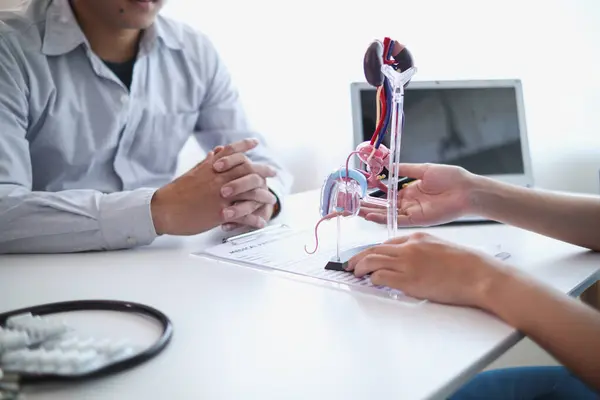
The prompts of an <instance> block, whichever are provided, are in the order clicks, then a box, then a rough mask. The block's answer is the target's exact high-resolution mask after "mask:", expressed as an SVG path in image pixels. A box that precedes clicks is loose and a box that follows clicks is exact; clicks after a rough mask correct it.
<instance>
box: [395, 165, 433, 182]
mask: <svg viewBox="0 0 600 400" xmlns="http://www.w3.org/2000/svg"><path fill="white" fill-rule="evenodd" d="M428 168H429V164H402V163H400V164H398V175H399V176H405V177H407V178H413V179H421V178H423V175H425V171H427V169H428Z"/></svg>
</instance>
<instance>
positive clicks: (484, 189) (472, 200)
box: [466, 173, 494, 217]
mask: <svg viewBox="0 0 600 400" xmlns="http://www.w3.org/2000/svg"><path fill="white" fill-rule="evenodd" d="M493 183H494V182H493V181H492V180H491V179H490V178H487V177H484V176H481V175H476V174H471V173H469V176H468V178H467V184H466V187H467V214H469V215H478V216H482V217H485V216H486V207H485V205H486V201H485V199H486V197H487V196H489V194H490V193H491V191H492V189H493Z"/></svg>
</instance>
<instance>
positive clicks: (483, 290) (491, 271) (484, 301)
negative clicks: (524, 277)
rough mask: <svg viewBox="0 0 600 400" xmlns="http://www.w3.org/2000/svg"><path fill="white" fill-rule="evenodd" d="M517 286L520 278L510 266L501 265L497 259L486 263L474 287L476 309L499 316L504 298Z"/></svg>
mask: <svg viewBox="0 0 600 400" xmlns="http://www.w3.org/2000/svg"><path fill="white" fill-rule="evenodd" d="M517 284H518V277H517V276H516V274H515V273H513V271H512V270H511V269H510V267H509V266H508V265H499V263H498V261H497V260H495V259H494V260H492V261H491V262H490V263H485V264H484V265H483V266H482V268H481V273H480V275H479V279H478V282H477V284H476V285H474V289H475V294H474V303H475V304H474V305H475V307H477V308H480V309H482V310H485V311H487V312H490V313H492V314H497V306H498V304H500V303H501V302H503V299H502V296H504V295H505V294H506V293H510V292H511V290H512V289H513V288H514V287H515V285H517Z"/></svg>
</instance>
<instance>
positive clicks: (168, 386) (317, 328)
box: [0, 192, 600, 400]
mask: <svg viewBox="0 0 600 400" xmlns="http://www.w3.org/2000/svg"><path fill="white" fill-rule="evenodd" d="M317 198H318V193H317V192H309V193H305V194H301V195H296V196H293V197H292V198H291V199H290V204H288V208H287V212H286V213H285V214H284V215H283V216H282V219H283V220H285V221H287V222H289V223H290V224H292V225H301V226H312V224H313V222H314V220H315V218H316V217H317V211H316V210H317ZM302 209H304V210H305V211H303V212H298V213H297V214H296V215H290V211H291V210H302ZM356 222H357V224H359V225H361V226H363V228H364V229H384V228H383V227H380V226H376V225H375V224H371V223H366V222H365V221H360V220H357V221H356ZM428 231H430V232H432V233H434V234H437V235H439V236H441V237H444V238H448V239H451V240H455V241H458V242H464V243H470V242H473V241H475V242H479V243H481V242H482V241H484V242H485V241H487V242H493V243H502V244H503V248H504V249H505V250H507V251H509V252H511V253H512V258H511V259H509V261H510V262H512V263H515V264H516V265H519V266H521V267H523V269H525V270H527V271H529V272H530V273H531V274H533V275H534V276H536V277H538V278H540V279H541V280H543V281H545V282H546V283H548V284H550V285H552V286H554V287H555V288H557V289H559V290H561V291H563V292H565V293H571V294H578V293H579V292H581V291H582V290H584V289H585V288H586V287H587V286H589V285H590V284H592V283H593V281H595V279H596V271H597V269H598V266H600V255H599V254H593V253H590V252H587V251H586V250H584V249H581V248H578V247H575V246H571V245H567V244H564V243H560V242H558V241H554V240H551V239H548V238H544V237H541V236H538V235H535V234H532V233H528V232H526V231H522V230H519V229H516V228H512V227H507V226H503V225H500V224H484V225H467V226H446V227H439V228H435V229H429V230H428ZM407 232H410V230H407ZM220 237H221V236H220V234H219V235H217V234H215V233H214V232H213V233H209V234H206V235H200V236H196V237H191V238H172V237H163V238H160V239H159V240H157V241H156V243H155V244H154V245H152V246H149V247H146V248H138V249H135V250H131V251H119V252H106V253H94V254H70V255H52V256H48V255H33V256H31V255H30V256H0V305H1V309H2V311H4V310H10V309H14V308H20V307H24V306H28V305H34V304H40V303H45V302H55V301H63V300H73V299H85V298H110V299H123V300H130V301H137V302H142V303H146V304H149V305H152V306H155V307H157V308H159V309H161V310H162V311H164V312H165V313H167V314H168V315H169V316H170V317H171V318H172V320H173V323H174V328H175V331H174V337H173V341H172V342H171V344H170V346H169V347H168V348H167V349H166V350H165V351H164V352H163V353H162V354H161V355H159V356H158V357H157V358H155V359H153V360H151V361H150V362H148V363H146V364H144V365H142V366H140V367H138V368H136V369H133V370H130V371H127V372H125V373H121V374H118V375H115V376H112V377H109V378H105V379H101V380H96V381H92V382H89V383H85V384H82V385H72V386H53V387H50V388H45V389H48V392H46V393H44V394H43V395H42V393H41V391H40V390H33V389H31V390H27V391H26V394H28V395H29V397H28V398H29V399H31V400H34V399H64V398H77V399H79V398H85V399H100V398H102V399H104V398H111V399H113V398H114V399H161V398H163V399H164V398H170V399H236V400H237V399H262V400H265V399H282V398H285V399H328V400H333V399H344V400H349V399H402V400H411V399H441V398H444V397H445V396H447V395H448V394H450V393H451V392H453V391H454V390H455V389H456V388H458V387H459V386H460V385H462V384H463V383H464V382H465V381H467V380H468V379H469V378H470V377H472V376H473V375H474V374H475V373H477V372H478V371H480V370H481V369H483V368H485V367H486V366H487V365H488V364H489V363H490V362H492V361H493V360H494V359H495V358H497V357H498V356H499V355H501V354H502V353H503V352H505V351H506V350H507V349H509V348H510V347H511V346H513V345H514V344H515V343H517V342H518V340H519V339H520V336H519V334H518V333H517V332H515V331H514V330H513V329H511V328H510V327H508V326H506V325H505V324H503V323H502V322H500V321H499V320H497V319H496V318H494V317H492V316H489V315H487V314H485V313H483V312H480V311H478V310H472V309H463V308H456V307H448V306H441V305H436V304H430V303H427V304H424V305H422V306H419V307H416V308H415V307H407V306H405V305H402V304H398V303H397V302H394V301H393V300H382V299H379V298H376V297H373V296H367V295H361V294H354V293H347V292H343V291H339V290H335V289H329V288H322V287H319V286H316V285H311V284H306V283H302V282H297V281H294V280H289V279H285V278H281V277H276V276H273V275H271V274H267V273H264V272H260V271H258V270H254V269H250V268H246V267H239V266H234V265H227V264H222V263H213V262H209V261H206V260H203V259H200V258H196V257H193V256H190V255H189V254H190V252H192V251H196V250H198V249H200V248H202V246H207V245H209V244H213V243H216V241H217V240H218V238H220Z"/></svg>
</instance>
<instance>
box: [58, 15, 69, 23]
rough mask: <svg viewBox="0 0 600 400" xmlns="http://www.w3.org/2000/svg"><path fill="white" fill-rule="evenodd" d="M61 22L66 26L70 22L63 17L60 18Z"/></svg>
mask: <svg viewBox="0 0 600 400" xmlns="http://www.w3.org/2000/svg"><path fill="white" fill-rule="evenodd" d="M60 22H62V23H63V24H66V23H67V22H69V18H67V17H65V16H62V17H60Z"/></svg>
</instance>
